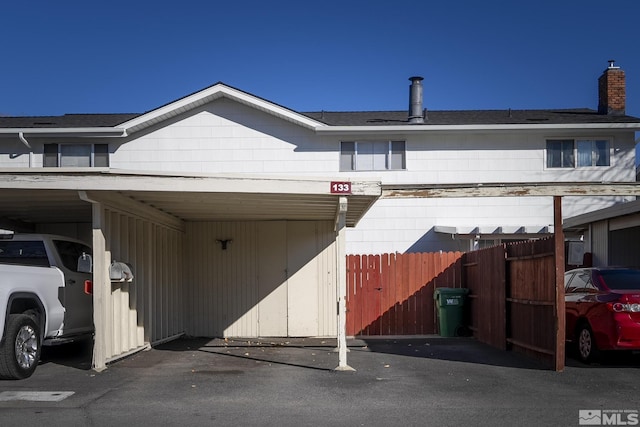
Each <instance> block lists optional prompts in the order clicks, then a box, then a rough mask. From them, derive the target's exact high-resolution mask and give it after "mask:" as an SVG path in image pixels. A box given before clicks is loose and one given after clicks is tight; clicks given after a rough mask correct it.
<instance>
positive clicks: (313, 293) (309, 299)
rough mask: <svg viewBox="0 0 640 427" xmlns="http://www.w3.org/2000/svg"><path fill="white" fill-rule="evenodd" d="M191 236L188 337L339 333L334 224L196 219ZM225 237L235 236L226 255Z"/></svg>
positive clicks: (232, 237)
mask: <svg viewBox="0 0 640 427" xmlns="http://www.w3.org/2000/svg"><path fill="white" fill-rule="evenodd" d="M186 231H187V241H188V242H189V245H188V248H187V251H186V259H185V266H186V271H187V272H186V275H187V276H186V277H187V288H188V293H187V295H188V302H187V307H188V308H187V312H188V313H189V316H188V322H187V323H188V328H187V333H188V334H189V335H193V336H208V337H211V336H227V337H228V336H234V337H258V336H335V335H336V332H337V329H336V313H335V304H336V283H335V256H336V255H335V244H334V243H333V238H334V235H335V233H334V232H333V228H332V224H331V223H330V222H304V221H301V222H285V221H273V222H270V221H267V222H253V221H249V222H192V223H187V226H186ZM222 239H233V241H232V242H231V243H230V244H229V246H228V248H227V250H222V247H221V244H220V243H219V242H217V240H222Z"/></svg>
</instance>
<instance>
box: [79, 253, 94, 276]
mask: <svg viewBox="0 0 640 427" xmlns="http://www.w3.org/2000/svg"><path fill="white" fill-rule="evenodd" d="M78 272H79V273H93V258H91V255H89V254H87V253H84V252H83V253H82V255H80V257H79V258H78Z"/></svg>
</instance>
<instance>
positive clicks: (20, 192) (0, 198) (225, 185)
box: [0, 172, 380, 228]
mask: <svg viewBox="0 0 640 427" xmlns="http://www.w3.org/2000/svg"><path fill="white" fill-rule="evenodd" d="M0 181H1V182H0V218H2V219H4V221H5V224H4V225H3V226H5V227H6V224H10V223H11V222H12V221H14V222H16V223H19V222H25V223H34V224H37V223H53V222H56V223H72V222H88V221H90V220H91V206H92V204H91V203H90V202H88V201H86V200H83V198H82V197H81V196H82V194H88V198H89V199H95V200H98V201H105V203H107V204H109V203H110V202H111V201H112V200H115V201H117V204H114V206H115V205H117V206H118V207H120V208H122V209H127V208H128V207H131V208H132V209H137V211H140V209H138V208H139V207H141V206H143V207H145V208H152V209H154V210H155V211H158V212H162V213H163V214H166V215H167V216H169V217H172V218H175V219H176V220H180V221H253V220H258V221H269V220H313V221H334V220H335V218H336V214H337V210H338V203H339V198H340V195H336V194H331V193H330V191H329V187H330V182H331V181H322V180H301V181H298V180H295V179H278V180H275V179H274V180H269V179H246V178H242V179H240V178H235V179H234V178H229V177H224V178H215V177H172V176H149V175H144V176H138V175H132V174H125V175H121V174H96V173H90V174H86V175H83V174H80V173H72V174H60V173H53V174H33V175H31V174H8V173H2V172H0ZM359 184H362V183H356V184H355V187H356V190H355V191H356V192H360V194H352V195H346V197H347V198H348V212H347V226H351V227H352V226H355V224H356V223H357V222H358V221H359V220H360V218H361V217H362V216H363V215H364V213H365V212H366V211H367V210H368V209H369V208H370V207H371V206H372V205H373V203H374V202H375V201H376V200H377V199H378V196H379V194H380V187H379V184H376V183H365V184H364V185H360V186H359ZM372 184H373V185H372ZM376 186H377V188H378V190H377V194H376V190H375V187H376ZM207 188H209V190H207ZM296 188H299V191H296ZM319 189H325V190H324V192H323V191H320V190H319ZM85 198H87V197H85ZM0 228H2V227H0Z"/></svg>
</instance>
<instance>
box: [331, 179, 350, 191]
mask: <svg viewBox="0 0 640 427" xmlns="http://www.w3.org/2000/svg"><path fill="white" fill-rule="evenodd" d="M331 194H351V183H350V182H342V181H332V182H331Z"/></svg>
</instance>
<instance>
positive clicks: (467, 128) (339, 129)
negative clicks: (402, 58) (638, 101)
mask: <svg viewBox="0 0 640 427" xmlns="http://www.w3.org/2000/svg"><path fill="white" fill-rule="evenodd" d="M580 129H585V130H596V129H600V130H603V129H605V130H606V129H613V130H630V131H639V130H640V123H581V124H570V123H567V124H565V123H563V124H535V125H534V124H508V125H401V126H324V127H318V128H316V132H317V133H323V134H346V133H376V134H386V133H388V134H404V133H425V132H471V131H473V132H493V131H540V130H544V131H547V130H580Z"/></svg>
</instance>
